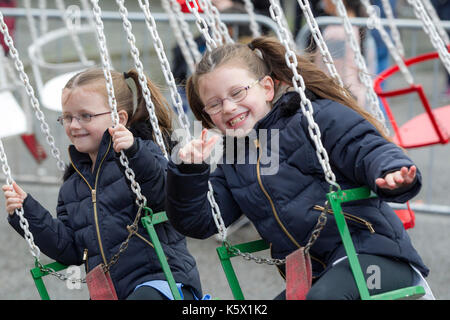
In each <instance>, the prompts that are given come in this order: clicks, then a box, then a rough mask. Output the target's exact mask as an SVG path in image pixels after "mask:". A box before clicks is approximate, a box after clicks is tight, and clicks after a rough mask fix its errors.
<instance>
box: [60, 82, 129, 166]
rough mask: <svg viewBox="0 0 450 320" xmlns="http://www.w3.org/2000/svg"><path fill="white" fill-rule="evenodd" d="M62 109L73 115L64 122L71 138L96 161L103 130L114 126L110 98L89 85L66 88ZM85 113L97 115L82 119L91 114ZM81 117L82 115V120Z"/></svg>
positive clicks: (93, 161) (64, 114) (68, 114)
mask: <svg viewBox="0 0 450 320" xmlns="http://www.w3.org/2000/svg"><path fill="white" fill-rule="evenodd" d="M62 111H63V114H62V116H63V118H64V117H66V119H67V117H68V116H69V118H70V116H71V117H72V121H71V122H70V123H69V121H68V120H64V124H63V126H64V129H65V131H66V134H67V136H68V137H69V139H70V141H71V142H72V144H73V145H74V146H75V148H76V149H77V150H78V151H79V152H83V153H87V154H88V155H89V157H90V158H91V160H92V163H93V164H94V163H95V160H96V159H97V153H98V148H99V146H100V141H101V140H102V137H103V134H104V132H105V130H106V129H107V128H108V127H111V126H112V119H111V113H110V112H109V111H110V108H109V105H108V101H107V98H106V97H105V96H104V95H102V94H99V93H97V92H95V91H94V90H92V89H91V90H90V89H89V88H88V87H86V86H85V87H83V86H82V87H76V88H74V89H64V91H63V94H62ZM123 112H125V111H123V110H122V111H119V115H120V113H123ZM125 114H126V112H125ZM86 115H97V116H94V117H90V120H89V121H88V122H86V121H83V119H86V118H89V116H86ZM77 117H78V118H77ZM79 118H82V119H81V121H80V120H79Z"/></svg>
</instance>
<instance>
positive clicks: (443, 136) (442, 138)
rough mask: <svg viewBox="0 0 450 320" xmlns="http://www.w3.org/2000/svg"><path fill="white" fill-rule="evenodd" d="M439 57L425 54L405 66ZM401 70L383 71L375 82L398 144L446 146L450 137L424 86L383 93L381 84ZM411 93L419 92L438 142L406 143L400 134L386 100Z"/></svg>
mask: <svg viewBox="0 0 450 320" xmlns="http://www.w3.org/2000/svg"><path fill="white" fill-rule="evenodd" d="M447 49H448V50H450V45H449V46H448V47H447ZM438 57H439V55H438V53H437V52H430V53H425V54H422V55H419V56H417V57H413V58H410V59H407V60H405V64H406V66H410V65H413V64H417V63H421V62H424V61H428V60H432V59H436V58H438ZM399 70H400V68H399V67H398V65H394V66H392V67H390V68H388V69H386V70H385V71H383V72H382V73H380V74H379V76H378V77H377V78H376V79H375V82H374V89H375V92H376V93H377V95H378V96H379V97H380V99H381V101H382V103H383V105H384V108H385V110H386V114H387V116H388V119H389V121H390V122H391V125H392V128H393V129H394V132H395V136H396V138H397V141H398V144H399V145H400V146H401V147H403V148H419V147H424V146H428V145H432V144H437V143H441V144H446V143H448V142H449V136H448V134H447V133H446V132H444V131H443V130H442V128H441V127H440V126H439V124H438V121H437V120H436V117H435V115H434V114H433V110H432V108H431V106H430V104H429V102H428V99H427V97H426V95H425V92H424V90H423V88H422V86H421V85H420V84H413V85H411V86H410V87H408V88H403V89H397V90H391V91H385V92H383V90H382V88H381V83H382V82H383V81H384V80H386V79H387V78H388V77H390V76H391V75H393V74H394V73H396V72H398V71H399ZM411 92H417V94H418V95H419V99H420V101H421V102H422V105H423V107H424V109H425V112H426V114H427V116H428V119H429V120H430V122H431V125H432V128H433V130H434V131H435V132H436V135H437V138H438V139H437V140H435V141H432V142H427V143H423V142H419V143H414V142H412V143H409V142H408V143H405V141H404V139H403V137H402V135H401V132H400V128H399V126H398V124H397V122H396V121H395V118H394V115H393V113H392V110H391V108H390V106H389V104H388V102H387V100H386V98H389V97H395V96H400V95H404V94H408V93H411Z"/></svg>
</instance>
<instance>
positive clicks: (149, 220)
mask: <svg viewBox="0 0 450 320" xmlns="http://www.w3.org/2000/svg"><path fill="white" fill-rule="evenodd" d="M143 210H144V216H143V217H142V218H141V222H142V224H143V225H144V228H145V229H146V230H147V232H148V235H149V236H150V240H151V241H152V243H153V246H154V247H155V251H156V255H157V256H158V260H159V262H160V263H161V267H162V269H163V272H164V275H165V276H166V279H167V282H168V283H169V287H170V291H171V292H172V295H173V297H174V299H175V300H181V295H180V292H179V291H178V288H177V286H176V283H175V279H174V277H173V274H172V271H171V270H170V266H169V263H168V262H167V258H166V255H165V254H164V251H163V249H162V246H161V243H160V241H159V238H158V235H157V234H156V230H155V225H156V224H158V223H162V222H165V221H167V220H168V219H167V215H166V213H165V212H164V211H163V212H158V213H153V211H152V210H151V209H150V208H148V207H143ZM35 265H36V267H35V268H33V269H31V270H30V272H31V276H32V277H33V280H34V284H35V286H36V289H37V290H38V293H39V296H40V297H41V299H42V300H50V296H49V294H48V291H47V288H46V286H45V284H44V281H43V279H42V278H43V277H45V276H47V275H48V274H50V273H51V272H50V271H46V270H52V271H55V272H58V271H61V270H64V269H66V268H67V267H68V266H66V265H63V264H61V263H59V262H52V263H49V264H46V265H44V266H43V268H42V267H40V266H39V264H38V262H37V261H36V262H35Z"/></svg>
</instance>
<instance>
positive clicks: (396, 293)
mask: <svg viewBox="0 0 450 320" xmlns="http://www.w3.org/2000/svg"><path fill="white" fill-rule="evenodd" d="M424 295H425V289H424V288H423V287H421V286H414V287H407V288H402V289H398V290H393V291H389V292H384V293H380V294H376V295H373V296H370V300H396V299H399V300H416V299H419V298H420V297H423V296H424Z"/></svg>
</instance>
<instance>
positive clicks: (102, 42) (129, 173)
mask: <svg viewBox="0 0 450 320" xmlns="http://www.w3.org/2000/svg"><path fill="white" fill-rule="evenodd" d="M91 3H92V5H93V13H94V21H95V25H96V34H97V41H98V45H99V49H100V56H101V60H102V65H103V72H104V74H105V80H106V90H107V92H108V102H109V106H110V108H111V110H112V115H111V117H112V120H113V124H114V125H115V126H116V125H118V124H119V115H118V113H117V101H116V98H115V95H114V87H113V83H112V77H111V65H110V62H109V55H108V50H107V47H106V38H105V34H104V27H103V22H102V20H101V9H100V7H99V5H98V0H91ZM142 87H143V88H144V87H147V85H145V86H142ZM120 163H121V164H122V166H124V167H125V176H126V177H127V179H128V180H129V181H130V186H131V190H132V191H133V193H134V194H135V195H136V201H135V202H136V204H137V206H138V208H139V210H138V214H136V218H135V223H133V225H135V224H136V225H137V222H136V221H139V220H138V219H139V217H140V211H141V209H142V208H143V207H144V206H145V205H146V203H147V199H146V197H145V196H144V195H142V194H141V187H140V185H139V183H138V182H137V181H136V180H135V174H134V171H133V170H132V169H131V168H130V167H129V162H128V158H127V156H126V155H125V153H124V151H123V150H121V152H120ZM136 230H137V229H136ZM131 235H132V234H131ZM131 235H130V233H129V235H128V237H127V239H126V240H125V241H124V242H122V244H121V246H120V248H119V252H118V253H117V254H116V255H114V256H113V260H111V261H110V262H109V263H108V264H107V265H106V266H105V268H110V267H111V265H112V264H114V263H116V262H117V259H118V256H120V254H121V253H122V252H123V251H124V250H125V249H126V248H127V246H128V241H129V238H130V237H131Z"/></svg>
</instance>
